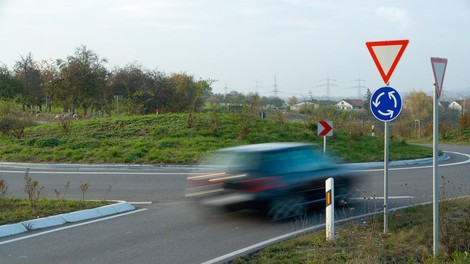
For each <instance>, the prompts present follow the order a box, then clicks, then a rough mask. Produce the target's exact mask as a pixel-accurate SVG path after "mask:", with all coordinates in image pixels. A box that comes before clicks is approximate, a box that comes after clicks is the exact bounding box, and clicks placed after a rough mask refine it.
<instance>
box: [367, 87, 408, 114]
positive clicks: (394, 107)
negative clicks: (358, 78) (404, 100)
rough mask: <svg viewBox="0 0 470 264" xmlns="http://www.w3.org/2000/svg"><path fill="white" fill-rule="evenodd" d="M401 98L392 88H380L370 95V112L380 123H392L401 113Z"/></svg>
mask: <svg viewBox="0 0 470 264" xmlns="http://www.w3.org/2000/svg"><path fill="white" fill-rule="evenodd" d="M401 106H402V104H401V96H400V94H399V93H398V92H397V91H396V90H395V89H393V88H392V87H387V86H386V87H382V88H379V89H377V91H375V92H374V94H372V97H371V98H370V110H371V111H372V114H374V116H375V117H376V118H377V119H378V120H380V121H384V122H387V121H392V120H393V119H395V118H397V117H398V115H399V114H400V112H401Z"/></svg>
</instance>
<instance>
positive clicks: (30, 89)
mask: <svg viewBox="0 0 470 264" xmlns="http://www.w3.org/2000/svg"><path fill="white" fill-rule="evenodd" d="M14 72H15V79H16V80H18V81H19V82H20V83H21V84H22V93H21V97H19V100H20V102H21V104H22V107H23V111H24V110H25V108H26V106H28V107H32V106H33V105H36V106H38V107H39V109H41V103H42V98H43V95H44V94H43V92H42V90H41V70H40V69H39V65H38V63H37V62H36V61H35V60H34V59H33V56H32V55H31V53H30V54H28V55H27V56H26V57H21V58H20V60H19V61H17V62H16V63H15V66H14Z"/></svg>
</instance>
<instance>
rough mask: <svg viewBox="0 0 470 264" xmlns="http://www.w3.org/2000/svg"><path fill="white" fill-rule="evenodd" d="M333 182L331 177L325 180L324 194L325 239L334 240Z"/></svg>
mask: <svg viewBox="0 0 470 264" xmlns="http://www.w3.org/2000/svg"><path fill="white" fill-rule="evenodd" d="M334 186H335V182H334V179H333V178H328V179H327V180H326V181H325V195H326V240H335V199H334V197H335V187H334Z"/></svg>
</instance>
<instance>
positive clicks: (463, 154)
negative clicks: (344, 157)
mask: <svg viewBox="0 0 470 264" xmlns="http://www.w3.org/2000/svg"><path fill="white" fill-rule="evenodd" d="M445 152H447V153H452V154H456V155H462V156H465V157H467V160H464V161H459V162H453V163H446V164H439V167H448V166H456V165H462V164H467V163H470V155H468V154H465V153H460V152H454V151H445ZM432 167H433V165H426V166H417V167H403V168H388V169H389V170H392V171H398V170H417V169H426V168H432ZM383 170H384V169H383V168H382V169H370V170H358V171H361V172H376V171H383Z"/></svg>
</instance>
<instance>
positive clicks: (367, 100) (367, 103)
mask: <svg viewBox="0 0 470 264" xmlns="http://www.w3.org/2000/svg"><path fill="white" fill-rule="evenodd" d="M371 97H372V93H371V92H370V90H369V89H367V91H366V94H365V95H364V109H365V110H370V98H371Z"/></svg>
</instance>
